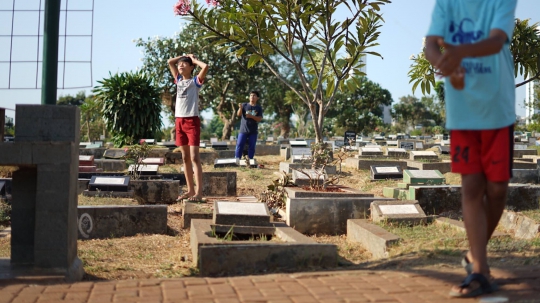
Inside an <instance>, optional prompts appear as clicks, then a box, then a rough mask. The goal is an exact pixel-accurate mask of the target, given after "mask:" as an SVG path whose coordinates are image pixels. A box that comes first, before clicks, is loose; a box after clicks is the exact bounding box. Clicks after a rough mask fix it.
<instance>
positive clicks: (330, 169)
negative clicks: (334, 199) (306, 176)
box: [279, 162, 337, 175]
mask: <svg viewBox="0 0 540 303" xmlns="http://www.w3.org/2000/svg"><path fill="white" fill-rule="evenodd" d="M310 168H311V163H289V162H279V171H280V172H282V171H284V172H286V173H288V174H291V173H292V172H293V170H295V169H296V170H299V169H310ZM324 171H325V173H326V174H327V175H333V174H336V173H337V168H336V166H335V165H326V166H325V167H324Z"/></svg>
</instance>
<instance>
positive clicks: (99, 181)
mask: <svg viewBox="0 0 540 303" xmlns="http://www.w3.org/2000/svg"><path fill="white" fill-rule="evenodd" d="M128 185H129V176H118V177H116V176H107V177H101V176H92V178H91V179H90V182H89V183H88V188H89V190H90V191H96V190H100V191H120V192H127V191H128Z"/></svg>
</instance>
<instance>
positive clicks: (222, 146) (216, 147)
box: [212, 141, 229, 150]
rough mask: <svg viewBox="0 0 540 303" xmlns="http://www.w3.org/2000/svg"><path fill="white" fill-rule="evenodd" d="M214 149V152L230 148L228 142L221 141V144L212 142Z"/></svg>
mask: <svg viewBox="0 0 540 303" xmlns="http://www.w3.org/2000/svg"><path fill="white" fill-rule="evenodd" d="M212 148H213V149H214V150H227V149H228V148H229V147H228V145H227V142H224V141H220V142H212Z"/></svg>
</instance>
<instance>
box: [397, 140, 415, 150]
mask: <svg viewBox="0 0 540 303" xmlns="http://www.w3.org/2000/svg"><path fill="white" fill-rule="evenodd" d="M398 147H399V148H403V149H406V150H414V142H411V141H399V144H398Z"/></svg>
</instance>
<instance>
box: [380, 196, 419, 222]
mask: <svg viewBox="0 0 540 303" xmlns="http://www.w3.org/2000/svg"><path fill="white" fill-rule="evenodd" d="M371 218H372V220H373V222H376V223H379V222H397V223H406V224H421V223H426V222H427V217H426V214H425V213H424V211H423V210H422V208H421V207H420V204H418V201H373V203H371Z"/></svg>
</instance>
